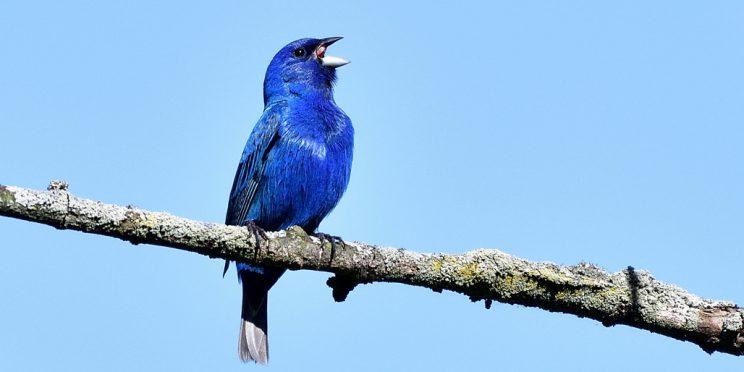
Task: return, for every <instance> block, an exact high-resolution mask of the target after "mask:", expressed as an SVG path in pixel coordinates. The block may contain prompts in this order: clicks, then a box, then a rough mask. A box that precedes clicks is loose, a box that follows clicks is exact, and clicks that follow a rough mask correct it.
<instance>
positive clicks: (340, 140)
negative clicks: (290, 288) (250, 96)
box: [223, 37, 354, 364]
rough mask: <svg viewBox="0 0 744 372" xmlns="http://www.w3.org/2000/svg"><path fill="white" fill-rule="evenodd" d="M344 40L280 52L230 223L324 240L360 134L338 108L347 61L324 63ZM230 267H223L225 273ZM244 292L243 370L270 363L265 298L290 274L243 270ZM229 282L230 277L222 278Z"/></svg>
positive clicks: (299, 44)
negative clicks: (337, 88) (324, 225)
mask: <svg viewBox="0 0 744 372" xmlns="http://www.w3.org/2000/svg"><path fill="white" fill-rule="evenodd" d="M339 39H341V38H340V37H330V38H326V39H300V40H297V41H293V42H291V43H289V44H288V45H286V46H285V47H283V48H282V49H281V50H279V52H278V53H276V55H275V56H274V58H273V59H272V60H271V63H270V64H269V67H268V68H267V70H266V77H265V78H264V85H263V97H264V111H263V115H261V118H260V119H259V120H258V122H257V123H256V125H255V126H254V128H253V131H252V133H251V135H250V137H249V138H248V142H247V143H246V145H245V149H244V150H243V155H242V157H241V158H240V164H239V165H238V170H237V172H236V173H235V180H234V181H233V186H232V190H231V191H230V201H229V204H228V209H227V217H226V223H227V224H229V225H242V226H246V227H247V228H248V229H249V230H250V231H251V232H252V233H253V235H254V237H256V241H257V242H258V241H259V239H258V236H259V235H261V236H264V237H265V235H264V230H271V231H276V230H282V229H286V228H288V227H290V226H293V225H297V226H300V227H302V228H303V229H304V230H305V231H306V232H307V233H308V234H313V235H315V236H317V237H319V238H321V240H326V241H330V242H331V245H332V247H335V243H338V242H342V241H341V240H340V238H338V237H335V236H331V235H327V234H323V233H318V232H316V229H317V228H318V225H319V224H320V221H322V220H323V218H324V217H325V216H326V215H327V214H328V213H329V212H330V211H331V210H332V209H333V208H334V207H335V206H336V204H337V203H338V201H339V200H340V199H341V195H342V194H343V193H344V191H345V190H346V186H347V184H348V183H349V176H350V174H351V160H352V150H353V146H354V129H353V127H352V125H351V120H350V119H349V117H348V116H346V114H345V113H344V112H343V111H341V109H340V108H339V107H338V106H337V105H336V102H335V101H334V100H333V85H334V83H335V81H336V68H337V67H340V66H343V65H345V64H347V63H349V61H347V60H345V59H343V58H339V57H334V56H330V55H326V49H327V48H328V47H329V46H330V45H331V44H333V43H335V42H336V41H338V40H339ZM228 265H229V261H228V262H226V263H225V270H227V268H228ZM236 266H237V270H238V280H239V281H240V282H241V284H242V286H243V303H242V311H241V318H242V319H241V322H240V334H239V337H240V338H239V342H238V349H239V355H240V359H241V360H242V361H244V362H247V361H251V360H252V361H254V362H257V363H262V364H265V363H267V362H268V359H269V347H268V333H267V331H268V330H267V296H268V292H269V289H270V288H271V287H272V286H273V285H274V283H276V281H277V280H278V279H279V277H280V276H281V275H282V274H283V273H284V271H285V270H284V269H281V268H276V267H261V266H257V265H249V264H246V263H241V262H238V263H237V265H236ZM223 274H224V273H223Z"/></svg>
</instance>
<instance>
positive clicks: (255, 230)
mask: <svg viewBox="0 0 744 372" xmlns="http://www.w3.org/2000/svg"><path fill="white" fill-rule="evenodd" d="M243 226H245V228H246V229H248V232H249V233H251V234H253V239H255V240H256V250H255V251H254V256H257V255H258V251H259V250H260V249H261V239H264V240H268V239H269V236H268V235H266V231H265V230H264V229H262V228H261V227H260V226H258V225H256V222H254V221H247V222H246V223H245V225H243ZM259 237H260V238H261V239H259Z"/></svg>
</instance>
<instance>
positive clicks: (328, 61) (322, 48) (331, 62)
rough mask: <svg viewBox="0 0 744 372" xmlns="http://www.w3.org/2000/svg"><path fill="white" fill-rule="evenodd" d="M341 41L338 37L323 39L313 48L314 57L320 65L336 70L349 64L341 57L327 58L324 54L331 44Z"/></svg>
mask: <svg viewBox="0 0 744 372" xmlns="http://www.w3.org/2000/svg"><path fill="white" fill-rule="evenodd" d="M341 39H343V38H342V37H340V36H336V37H329V38H325V39H323V40H321V41H320V44H318V46H317V47H316V48H315V56H316V57H317V58H318V60H320V64H321V65H323V66H326V67H331V68H336V67H341V66H343V65H346V64H349V61H348V60H346V59H343V58H341V57H336V56H329V55H327V54H326V49H328V47H329V46H331V44H333V43H335V42H337V41H339V40H341Z"/></svg>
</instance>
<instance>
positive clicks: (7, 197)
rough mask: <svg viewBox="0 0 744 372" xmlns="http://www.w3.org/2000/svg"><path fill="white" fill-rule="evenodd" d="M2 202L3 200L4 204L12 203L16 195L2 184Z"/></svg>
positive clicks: (0, 192)
mask: <svg viewBox="0 0 744 372" xmlns="http://www.w3.org/2000/svg"><path fill="white" fill-rule="evenodd" d="M0 202H2V203H3V205H11V204H14V203H15V195H13V193H12V192H10V191H8V189H7V188H6V187H5V186H0Z"/></svg>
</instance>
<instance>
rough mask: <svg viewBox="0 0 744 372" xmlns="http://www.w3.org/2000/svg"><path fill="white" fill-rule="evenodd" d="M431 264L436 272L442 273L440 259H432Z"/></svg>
mask: <svg viewBox="0 0 744 372" xmlns="http://www.w3.org/2000/svg"><path fill="white" fill-rule="evenodd" d="M431 266H432V268H434V272H436V273H437V274H441V273H442V260H434V262H432V263H431Z"/></svg>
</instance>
